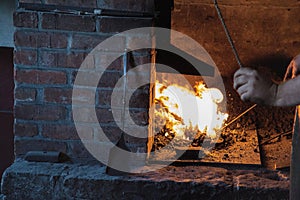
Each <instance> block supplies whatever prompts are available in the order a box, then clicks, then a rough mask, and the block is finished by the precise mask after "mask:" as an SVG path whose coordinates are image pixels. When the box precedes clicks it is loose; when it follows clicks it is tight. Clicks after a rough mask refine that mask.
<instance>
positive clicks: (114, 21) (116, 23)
mask: <svg viewBox="0 0 300 200" xmlns="http://www.w3.org/2000/svg"><path fill="white" fill-rule="evenodd" d="M99 21H100V23H99V28H98V30H99V31H100V32H102V33H117V32H123V31H126V30H129V29H134V28H142V27H149V26H152V25H153V24H152V23H153V22H152V19H149V18H132V17H128V18H125V17H100V19H99Z"/></svg>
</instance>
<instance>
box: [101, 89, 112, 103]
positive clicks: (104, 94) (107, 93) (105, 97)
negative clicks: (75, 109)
mask: <svg viewBox="0 0 300 200" xmlns="http://www.w3.org/2000/svg"><path fill="white" fill-rule="evenodd" d="M112 92H113V91H112V90H99V91H98V105H101V106H110V105H111V95H112Z"/></svg>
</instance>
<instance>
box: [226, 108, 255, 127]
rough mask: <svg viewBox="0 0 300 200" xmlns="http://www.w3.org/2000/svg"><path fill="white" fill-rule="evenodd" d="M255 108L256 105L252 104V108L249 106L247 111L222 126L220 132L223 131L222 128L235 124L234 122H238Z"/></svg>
mask: <svg viewBox="0 0 300 200" xmlns="http://www.w3.org/2000/svg"><path fill="white" fill-rule="evenodd" d="M256 106H257V104H254V105H253V106H251V107H250V108H248V109H247V110H245V111H244V112H243V113H241V114H240V115H238V116H237V117H235V118H234V119H233V120H231V121H230V122H229V123H228V124H226V125H225V126H223V127H222V128H221V130H223V129H224V128H226V127H228V126H229V125H231V124H232V123H233V122H235V121H236V120H238V119H239V118H241V117H242V116H244V115H245V114H246V113H248V112H249V111H251V110H252V109H253V108H255V107H256Z"/></svg>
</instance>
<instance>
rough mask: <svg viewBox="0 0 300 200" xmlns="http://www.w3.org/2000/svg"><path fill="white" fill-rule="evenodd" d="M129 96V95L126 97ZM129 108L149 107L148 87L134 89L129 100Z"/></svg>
mask: <svg viewBox="0 0 300 200" xmlns="http://www.w3.org/2000/svg"><path fill="white" fill-rule="evenodd" d="M128 98H129V97H128ZM129 107H130V108H149V87H147V86H145V87H144V89H138V90H136V91H135V92H134V93H133V94H132V96H131V97H130V100H129Z"/></svg>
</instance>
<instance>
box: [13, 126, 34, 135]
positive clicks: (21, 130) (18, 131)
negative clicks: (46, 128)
mask: <svg viewBox="0 0 300 200" xmlns="http://www.w3.org/2000/svg"><path fill="white" fill-rule="evenodd" d="M14 133H15V136H19V137H33V136H36V135H38V134H39V132H38V127H37V125H36V124H25V123H24V124H23V123H16V124H15V125H14Z"/></svg>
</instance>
